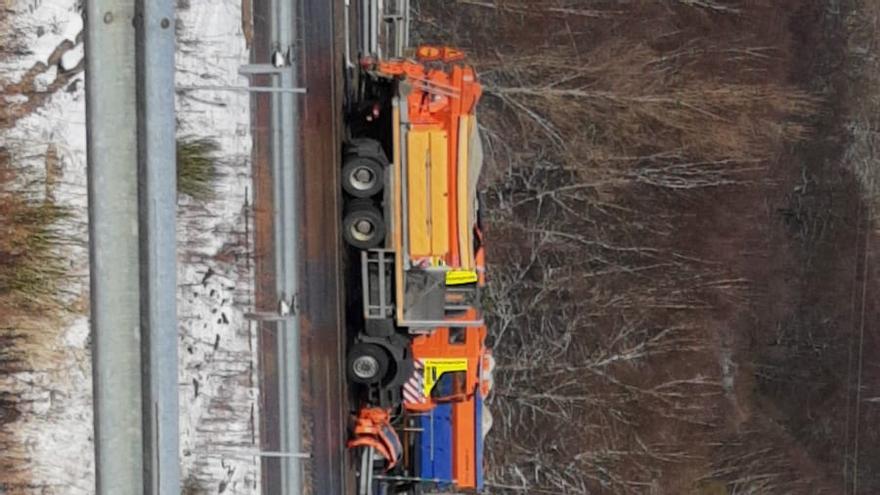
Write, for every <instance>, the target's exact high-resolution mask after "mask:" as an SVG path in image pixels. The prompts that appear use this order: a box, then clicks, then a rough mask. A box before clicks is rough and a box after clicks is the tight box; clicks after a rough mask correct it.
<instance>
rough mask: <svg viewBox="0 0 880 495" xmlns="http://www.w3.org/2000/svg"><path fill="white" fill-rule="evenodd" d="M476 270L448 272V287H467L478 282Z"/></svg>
mask: <svg viewBox="0 0 880 495" xmlns="http://www.w3.org/2000/svg"><path fill="white" fill-rule="evenodd" d="M478 279H479V277H477V272H476V270H452V271H448V272H446V285H466V284H474V283H476V282H477V280H478Z"/></svg>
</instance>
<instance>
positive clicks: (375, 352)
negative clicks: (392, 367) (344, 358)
mask: <svg viewBox="0 0 880 495" xmlns="http://www.w3.org/2000/svg"><path fill="white" fill-rule="evenodd" d="M387 371H388V354H386V353H385V351H383V350H382V348H381V347H379V346H377V345H375V344H364V343H360V344H355V345H354V347H352V349H351V350H350V351H348V377H349V378H350V379H351V381H353V382H355V383H362V384H365V385H372V384H375V383H379V382H380V381H382V378H384V377H385V373H386V372H387Z"/></svg>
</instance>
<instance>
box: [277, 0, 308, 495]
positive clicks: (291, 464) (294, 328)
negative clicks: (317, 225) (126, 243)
mask: <svg viewBox="0 0 880 495" xmlns="http://www.w3.org/2000/svg"><path fill="white" fill-rule="evenodd" d="M273 3H274V6H275V8H276V10H275V14H276V15H275V19H276V22H277V25H276V27H275V32H274V33H273V34H274V36H273V42H274V44H275V45H276V46H277V47H278V48H279V49H281V50H283V51H284V52H285V53H287V55H288V56H287V57H286V59H287V61H288V63H290V65H291V67H290V68H289V69H290V70H288V71H283V72H281V73H280V74H278V76H277V77H276V78H275V80H274V81H275V84H277V85H279V86H280V87H281V88H290V87H293V86H294V84H295V83H296V79H297V64H296V60H295V59H296V46H294V40H295V39H296V36H295V29H296V20H295V15H294V7H295V6H296V5H298V2H296V1H294V0H277V1H275V2H273ZM272 103H273V117H274V119H273V125H274V126H275V129H274V130H275V133H274V137H275V141H274V142H273V145H274V146H273V150H272V152H273V162H274V163H275V166H276V167H277V168H276V169H275V170H276V173H277V175H275V182H276V193H277V194H276V196H275V208H276V210H275V212H276V215H275V222H276V226H277V227H276V230H275V232H276V239H275V246H276V263H277V265H276V273H277V274H278V276H277V278H276V287H277V291H278V300H284V301H292V308H291V312H292V313H293V314H294V315H298V314H299V308H298V307H297V300H298V296H297V293H298V291H299V245H298V242H299V239H298V236H297V230H298V226H299V224H300V220H299V204H298V203H299V198H300V195H299V188H300V185H299V183H300V178H299V174H298V173H297V172H298V167H297V165H298V163H297V159H296V152H297V143H296V141H297V140H296V138H297V135H298V134H297V133H298V130H297V122H296V116H297V112H298V100H297V99H296V98H295V97H294V95H293V94H291V93H280V94H273V101H272ZM278 328H279V329H280V330H281V331H280V332H278V334H277V339H278V358H279V364H278V370H279V376H278V386H279V391H278V394H279V395H278V403H279V407H280V409H281V410H280V411H279V422H280V425H279V431H280V434H281V439H280V440H281V441H280V447H281V448H280V450H281V451H282V452H300V450H301V438H300V437H301V429H302V425H301V419H300V380H301V379H300V369H299V365H300V350H299V338H300V335H299V334H300V332H299V329H300V324H299V318H293V319H291V320H283V321H280V322H279V323H278ZM280 462H281V493H282V494H283V495H299V494H300V493H301V492H302V464H301V460H300V459H296V458H282V459H281V460H280Z"/></svg>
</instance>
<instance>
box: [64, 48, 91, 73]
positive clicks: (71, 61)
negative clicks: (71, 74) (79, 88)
mask: <svg viewBox="0 0 880 495" xmlns="http://www.w3.org/2000/svg"><path fill="white" fill-rule="evenodd" d="M84 56H85V48H84V46H83V44H82V43H80V44H79V45H76V46H75V47H74V48H73V49H72V50H68V51H67V52H65V53H64V55H62V56H61V70H63V71H71V70H73V69H75V68H76V66H77V65H79V63H80V62H82V59H83V57H84Z"/></svg>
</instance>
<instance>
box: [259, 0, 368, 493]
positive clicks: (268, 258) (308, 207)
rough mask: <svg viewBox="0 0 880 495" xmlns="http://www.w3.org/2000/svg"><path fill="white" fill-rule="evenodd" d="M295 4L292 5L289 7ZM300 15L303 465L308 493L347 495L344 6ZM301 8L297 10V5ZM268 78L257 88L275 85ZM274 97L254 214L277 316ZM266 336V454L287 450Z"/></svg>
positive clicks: (262, 31)
mask: <svg viewBox="0 0 880 495" xmlns="http://www.w3.org/2000/svg"><path fill="white" fill-rule="evenodd" d="M290 1H294V0H290ZM294 3H295V9H294V11H295V12H299V13H300V14H301V19H300V20H301V21H302V20H304V21H305V22H300V24H299V25H298V29H297V30H296V31H297V32H299V33H301V36H300V43H301V50H300V51H299V52H298V57H295V59H294V63H295V64H296V65H297V67H298V68H299V71H300V75H301V77H300V80H299V82H298V83H299V85H301V86H304V87H305V88H307V91H308V92H307V93H306V94H305V95H304V96H302V97H300V98H301V99H300V100H299V102H300V105H299V108H300V114H299V126H298V127H299V129H298V132H299V133H300V134H299V136H300V138H301V139H300V140H299V141H298V142H299V143H301V146H300V150H299V153H300V154H299V157H300V160H299V164H300V167H301V170H300V171H299V172H298V173H300V176H299V177H300V184H301V185H302V190H301V191H299V196H300V198H301V200H300V202H299V204H298V206H299V208H300V210H299V218H300V221H301V225H300V226H299V230H298V234H299V238H300V239H301V241H300V248H299V252H300V258H301V260H300V265H299V270H300V271H299V273H300V277H299V278H300V281H301V287H300V292H299V308H300V324H301V351H302V352H301V354H302V355H301V356H300V357H299V358H300V362H301V370H302V418H303V425H302V431H303V433H304V437H303V449H304V450H305V451H306V452H309V453H310V454H311V455H312V457H311V459H310V460H308V461H306V462H304V464H303V467H304V470H305V473H304V474H305V476H304V482H305V483H304V484H305V487H306V489H305V491H304V493H313V494H318V495H323V494H333V495H335V494H346V493H350V490H351V489H353V487H354V483H353V475H352V470H351V468H350V463H349V459H348V455H347V452H346V449H345V441H346V438H347V411H348V410H349V405H348V402H347V397H348V396H347V388H346V385H345V381H344V374H343V373H342V371H343V369H344V368H343V356H344V354H343V351H344V340H345V325H344V317H343V307H344V301H343V299H344V298H343V295H342V292H343V287H344V285H343V273H342V267H341V251H340V242H339V239H340V236H339V231H338V229H339V218H340V216H341V212H340V201H341V199H340V193H339V191H340V188H339V187H338V183H339V182H338V173H339V149H340V146H339V144H340V142H341V119H340V117H341V101H342V100H341V97H342V92H341V91H342V89H341V68H342V58H341V57H342V52H341V49H340V44H339V41H340V40H339V38H338V34H339V33H341V29H340V28H341V12H342V10H341V9H342V2H341V1H340V0H298V1H294ZM296 4H299V5H296ZM253 12H254V39H253V54H254V55H253V62H255V63H268V62H269V61H270V57H271V53H272V51H273V47H272V46H271V45H272V42H271V40H270V39H269V36H270V31H271V30H270V26H271V23H272V22H273V18H272V15H273V14H272V12H271V11H270V5H269V1H268V0H254V4H253ZM269 82H270V81H269V80H268V79H262V80H261V79H260V78H255V79H254V81H253V83H254V84H259V85H268V84H269ZM270 102H271V97H270V95H267V94H259V95H255V96H254V107H253V112H254V114H253V135H254V156H253V158H254V163H253V166H254V207H255V249H256V265H255V268H256V275H257V298H256V303H257V309H258V310H259V311H274V310H276V309H277V298H276V279H275V273H274V271H275V263H274V259H275V254H274V250H275V246H274V237H273V225H272V219H273V209H274V208H273V197H272V195H273V189H274V178H273V177H272V164H271V155H270V150H271V135H270V131H271V129H270V121H271V105H270ZM263 325H269V326H270V327H267V329H265V330H264V331H262V332H261V337H262V338H261V341H260V367H261V377H260V378H261V394H262V401H261V408H262V414H261V418H262V419H261V432H262V436H263V438H262V445H263V450H267V451H278V450H279V449H280V441H279V437H278V433H279V415H278V413H277V411H278V408H279V397H278V392H277V391H278V383H279V382H278V358H279V357H280V356H278V351H277V341H276V338H275V332H274V330H272V329H271V326H272V325H274V323H263ZM280 480H281V470H280V464H279V461H278V460H277V459H264V461H263V487H264V493H266V494H276V493H280V491H279V490H280V486H281V482H280Z"/></svg>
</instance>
